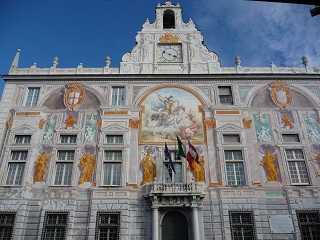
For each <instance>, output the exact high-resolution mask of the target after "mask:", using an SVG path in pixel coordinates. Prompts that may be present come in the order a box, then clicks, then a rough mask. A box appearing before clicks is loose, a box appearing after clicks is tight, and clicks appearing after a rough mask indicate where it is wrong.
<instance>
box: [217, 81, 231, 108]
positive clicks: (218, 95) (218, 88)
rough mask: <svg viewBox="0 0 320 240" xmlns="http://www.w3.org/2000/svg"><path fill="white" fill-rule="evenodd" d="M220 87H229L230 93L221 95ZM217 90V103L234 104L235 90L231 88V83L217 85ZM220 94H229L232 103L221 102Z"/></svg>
mask: <svg viewBox="0 0 320 240" xmlns="http://www.w3.org/2000/svg"><path fill="white" fill-rule="evenodd" d="M222 87H226V88H230V91H231V94H230V95H222V94H220V89H221V88H222ZM217 92H218V94H217V98H218V102H219V104H221V105H224V106H234V105H235V95H234V94H235V91H234V88H233V86H232V85H218V86H217ZM221 96H231V99H232V103H231V104H230V103H223V102H222V101H221Z"/></svg>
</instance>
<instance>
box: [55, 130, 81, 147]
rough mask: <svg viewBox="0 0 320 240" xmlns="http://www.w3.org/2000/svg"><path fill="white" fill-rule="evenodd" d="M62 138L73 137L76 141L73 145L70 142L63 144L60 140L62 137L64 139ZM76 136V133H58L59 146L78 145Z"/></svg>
mask: <svg viewBox="0 0 320 240" xmlns="http://www.w3.org/2000/svg"><path fill="white" fill-rule="evenodd" d="M64 136H69V137H70V136H75V138H76V141H75V142H74V143H70V142H68V143H63V142H62V141H61V140H62V137H64ZM78 139H79V138H78V134H76V133H60V134H59V139H58V140H59V141H58V142H59V144H61V145H77V144H78Z"/></svg>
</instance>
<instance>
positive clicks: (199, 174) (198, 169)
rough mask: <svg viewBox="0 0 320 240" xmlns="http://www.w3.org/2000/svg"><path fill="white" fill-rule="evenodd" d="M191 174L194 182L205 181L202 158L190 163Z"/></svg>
mask: <svg viewBox="0 0 320 240" xmlns="http://www.w3.org/2000/svg"><path fill="white" fill-rule="evenodd" d="M192 169H193V170H192V174H193V177H194V180H195V181H196V182H204V181H205V170H204V156H200V157H199V162H197V161H193V162H192Z"/></svg>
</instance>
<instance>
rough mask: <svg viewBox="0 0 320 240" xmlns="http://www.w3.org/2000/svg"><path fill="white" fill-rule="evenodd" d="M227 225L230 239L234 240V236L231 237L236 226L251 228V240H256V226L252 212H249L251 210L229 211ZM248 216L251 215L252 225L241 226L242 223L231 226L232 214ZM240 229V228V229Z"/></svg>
mask: <svg viewBox="0 0 320 240" xmlns="http://www.w3.org/2000/svg"><path fill="white" fill-rule="evenodd" d="M228 212H229V224H230V234H231V239H232V240H234V235H233V229H234V228H235V225H236V226H240V227H241V226H244V227H245V226H252V228H253V236H252V237H253V239H252V240H256V239H257V229H256V224H255V222H256V221H255V217H254V212H253V211H251V210H248V211H245V210H244V211H242V210H229V211H228ZM239 213H240V214H248V213H249V214H250V215H251V220H252V223H251V224H243V223H238V224H233V222H232V214H239ZM241 229H242V227H241Z"/></svg>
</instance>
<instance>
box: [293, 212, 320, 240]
mask: <svg viewBox="0 0 320 240" xmlns="http://www.w3.org/2000/svg"><path fill="white" fill-rule="evenodd" d="M297 217H298V222H299V228H300V233H301V239H302V240H318V239H320V213H319V211H306V212H305V211H301V212H297Z"/></svg>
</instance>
